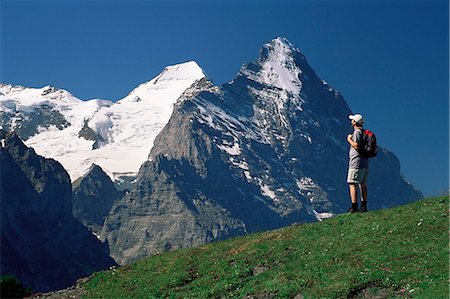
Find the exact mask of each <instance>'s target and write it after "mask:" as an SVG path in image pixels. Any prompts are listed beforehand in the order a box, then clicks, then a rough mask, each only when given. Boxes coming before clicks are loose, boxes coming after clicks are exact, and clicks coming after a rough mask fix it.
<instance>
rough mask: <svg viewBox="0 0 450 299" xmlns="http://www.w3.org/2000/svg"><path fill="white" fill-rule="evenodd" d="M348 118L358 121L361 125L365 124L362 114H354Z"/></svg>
mask: <svg viewBox="0 0 450 299" xmlns="http://www.w3.org/2000/svg"><path fill="white" fill-rule="evenodd" d="M348 118H349V119H352V120H354V121H356V122H357V123H358V124H360V125H363V124H364V118H363V117H362V115H361V114H352V115H349V116H348Z"/></svg>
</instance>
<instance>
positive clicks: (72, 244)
mask: <svg viewBox="0 0 450 299" xmlns="http://www.w3.org/2000/svg"><path fill="white" fill-rule="evenodd" d="M4 137H5V138H4V139H1V145H0V159H1V164H0V166H1V170H0V191H1V192H0V194H1V196H0V197H1V198H0V203H1V245H2V246H1V267H0V269H1V274H2V275H5V274H12V275H14V276H16V277H17V278H18V279H19V280H21V281H22V282H23V283H24V284H25V285H26V286H29V287H31V288H33V290H35V291H48V290H56V289H61V288H64V287H68V286H70V285H72V284H73V283H74V282H75V281H76V280H77V279H78V278H80V277H84V276H88V275H90V274H91V273H92V272H94V271H99V270H102V269H106V268H108V267H110V266H112V265H114V264H115V262H114V261H113V260H112V259H111V258H110V257H109V255H108V248H107V245H106V244H101V243H100V242H99V240H97V239H96V238H95V236H93V235H92V234H91V233H90V232H89V231H88V230H87V229H86V228H85V227H84V226H83V225H82V224H81V223H80V222H78V221H77V220H76V219H75V218H74V217H73V215H72V190H71V184H70V178H69V175H68V174H67V172H66V171H65V170H64V168H63V167H62V166H61V164H59V163H58V162H56V161H54V160H52V159H44V158H42V157H40V156H38V155H36V153H35V152H34V150H33V149H32V148H28V147H26V146H25V145H24V144H23V143H22V141H21V140H20V138H19V137H18V136H17V135H16V134H15V133H11V132H10V133H8V134H6V136H4Z"/></svg>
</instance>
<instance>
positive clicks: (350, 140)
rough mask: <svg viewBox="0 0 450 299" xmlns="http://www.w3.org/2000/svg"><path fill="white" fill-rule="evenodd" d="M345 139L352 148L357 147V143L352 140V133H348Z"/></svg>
mask: <svg viewBox="0 0 450 299" xmlns="http://www.w3.org/2000/svg"><path fill="white" fill-rule="evenodd" d="M347 141H348V143H350V145H351V146H352V147H353V148H354V149H356V150H357V149H358V143H356V142H355V141H353V134H348V136H347Z"/></svg>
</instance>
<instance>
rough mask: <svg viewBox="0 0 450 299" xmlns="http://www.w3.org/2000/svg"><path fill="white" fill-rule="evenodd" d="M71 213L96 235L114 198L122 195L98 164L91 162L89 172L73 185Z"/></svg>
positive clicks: (99, 231)
mask: <svg viewBox="0 0 450 299" xmlns="http://www.w3.org/2000/svg"><path fill="white" fill-rule="evenodd" d="M72 188H73V215H74V216H75V218H77V219H78V220H79V221H80V222H81V223H83V224H84V225H85V226H86V227H88V228H89V229H90V230H91V231H92V232H93V233H95V234H96V235H97V236H99V235H100V233H101V230H102V226H103V222H104V220H105V218H106V216H107V215H108V214H109V211H110V210H111V207H112V205H113V203H114V201H115V200H117V199H119V198H120V197H122V196H123V193H122V192H119V191H118V190H117V189H116V188H115V187H114V184H113V182H112V181H111V179H110V178H109V176H108V175H107V174H106V173H105V172H104V171H103V170H102V169H101V167H100V166H98V165H95V164H93V165H92V167H91V168H90V169H89V172H88V173H87V174H85V175H84V176H83V177H81V178H79V179H78V180H76V181H75V182H74V183H73V185H72Z"/></svg>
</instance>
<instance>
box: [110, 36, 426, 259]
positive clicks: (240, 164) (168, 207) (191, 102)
mask: <svg viewBox="0 0 450 299" xmlns="http://www.w3.org/2000/svg"><path fill="white" fill-rule="evenodd" d="M350 113H352V111H351V110H350V108H349V107H348V105H347V103H346V102H345V100H344V98H343V97H342V95H341V94H340V93H339V92H337V91H336V90H335V89H333V88H332V87H331V86H330V85H329V84H327V83H326V82H325V81H323V80H321V79H320V78H319V77H318V76H317V75H316V73H315V72H314V70H313V69H312V68H311V67H310V66H309V64H308V63H307V61H306V58H305V56H304V55H303V54H302V53H301V51H300V50H299V49H298V48H296V47H294V46H293V45H292V44H291V43H290V42H289V41H288V40H286V39H284V38H277V39H274V40H272V41H270V42H269V43H266V44H265V45H263V47H262V49H261V51H260V56H259V58H258V59H257V60H256V61H254V62H250V63H246V64H244V65H243V66H242V68H241V70H240V71H239V73H238V74H237V76H236V78H235V79H234V80H232V81H231V82H229V83H227V84H223V85H222V86H215V85H214V84H213V83H212V82H210V81H208V80H207V79H206V78H204V79H202V80H199V81H197V82H196V83H194V84H193V85H192V86H191V87H190V88H188V89H187V90H186V91H185V92H184V93H183V95H182V96H181V97H180V99H179V100H178V101H177V103H176V107H175V109H174V112H173V114H172V116H171V118H170V120H169V122H168V123H167V125H166V126H165V127H164V129H163V130H162V131H161V133H160V134H159V135H158V136H157V137H156V139H155V141H154V146H153V148H152V150H151V152H150V155H149V161H148V162H146V163H144V164H143V165H142V167H141V168H140V171H139V174H138V176H137V180H136V184H135V187H134V188H132V190H131V191H130V193H128V194H127V196H125V197H124V198H122V199H121V200H119V201H117V202H116V203H115V204H114V205H113V207H112V209H111V213H110V215H109V216H108V217H107V219H106V220H105V225H104V227H103V232H102V238H103V239H106V240H108V242H109V245H110V249H111V254H112V256H113V257H114V258H115V259H116V261H117V262H118V263H120V264H124V263H129V262H131V261H133V260H136V259H139V258H142V257H144V256H146V255H149V254H152V253H154V252H157V251H163V250H168V249H174V248H179V247H186V246H196V245H199V244H201V243H205V242H211V241H216V240H220V239H224V238H227V237H231V236H234V235H236V234H244V233H249V232H256V231H261V230H267V229H273V228H277V227H281V226H284V225H288V224H291V223H294V222H308V221H314V220H323V219H326V218H329V217H331V216H332V215H335V214H338V213H342V212H344V211H346V210H347V209H348V206H349V199H348V186H347V184H346V177H347V165H348V150H349V146H348V144H347V142H346V136H347V134H348V133H349V132H350V131H351V130H352V128H351V126H350V122H349V119H348V115H349V114H350ZM380 141H381V142H380V143H382V140H380ZM369 190H370V198H369V208H370V209H379V208H384V207H390V206H394V205H398V204H402V203H406V202H410V201H413V200H417V199H419V198H421V197H422V194H421V192H420V191H419V190H417V189H416V188H414V186H412V185H411V184H409V183H408V182H407V181H405V179H404V178H403V177H402V175H401V173H400V164H399V161H398V159H397V158H396V156H395V155H394V154H393V153H391V152H389V151H388V150H386V149H384V148H380V153H379V155H378V157H377V158H375V159H373V160H372V161H371V167H370V180H369Z"/></svg>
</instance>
